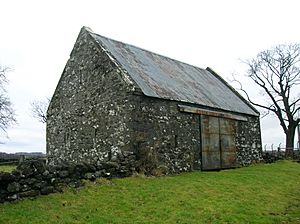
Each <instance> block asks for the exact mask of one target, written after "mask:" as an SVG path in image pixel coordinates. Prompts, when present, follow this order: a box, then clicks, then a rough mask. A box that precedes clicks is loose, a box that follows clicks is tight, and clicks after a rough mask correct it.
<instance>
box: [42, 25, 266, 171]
mask: <svg viewBox="0 0 300 224" xmlns="http://www.w3.org/2000/svg"><path fill="white" fill-rule="evenodd" d="M47 116H48V117H47V154H48V156H49V162H50V164H59V163H65V162H74V163H81V162H86V163H94V164H101V163H102V162H103V163H104V162H105V163H106V162H114V163H117V164H120V165H121V166H123V167H127V168H128V167H130V169H132V170H135V171H137V172H145V173H148V174H156V173H174V172H180V171H190V170H214V169H224V168H233V167H239V166H243V165H247V164H251V163H253V162H257V161H260V160H261V158H262V157H261V133H260V124H259V113H258V111H257V110H256V109H255V108H253V107H252V106H251V105H250V104H249V103H248V102H247V101H246V100H245V99H244V98H243V97H242V96H240V95H239V94H238V93H237V92H236V91H235V90H234V89H233V88H232V87H231V86H230V85H229V84H228V83H226V82H225V81H224V80H223V79H222V78H221V77H220V76H219V75H218V74H216V73H215V72H214V71H213V70H212V69H210V68H207V69H201V68H197V67H195V66H192V65H189V64H186V63H183V62H180V61H176V60H174V59H170V58H168V57H164V56H161V55H158V54H155V53H152V52H149V51H146V50H143V49H141V48H138V47H135V46H132V45H129V44H125V43H122V42H119V41H115V40H112V39H108V38H106V37H103V36H100V35H98V34H95V33H93V31H91V29H89V28H86V27H83V28H82V29H81V31H80V33H79V36H78V38H77V41H76V43H75V45H74V48H73V50H72V52H71V55H70V58H69V60H68V62H67V64H66V66H65V69H64V71H63V73H62V76H61V78H60V80H59V83H58V85H57V88H56V90H55V92H54V95H53V97H52V100H51V102H50V106H49V108H48V115H47Z"/></svg>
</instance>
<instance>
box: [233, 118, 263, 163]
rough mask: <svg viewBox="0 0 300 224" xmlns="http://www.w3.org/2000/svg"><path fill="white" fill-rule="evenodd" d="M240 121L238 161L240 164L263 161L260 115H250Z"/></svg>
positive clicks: (237, 137) (238, 125) (238, 124)
mask: <svg viewBox="0 0 300 224" xmlns="http://www.w3.org/2000/svg"><path fill="white" fill-rule="evenodd" d="M247 119H248V121H247V122H244V121H239V122H238V123H237V129H236V147H237V162H238V165H240V166H245V165H249V164H252V163H256V162H261V161H262V143H261V131H260V122H259V117H254V116H248V117H247Z"/></svg>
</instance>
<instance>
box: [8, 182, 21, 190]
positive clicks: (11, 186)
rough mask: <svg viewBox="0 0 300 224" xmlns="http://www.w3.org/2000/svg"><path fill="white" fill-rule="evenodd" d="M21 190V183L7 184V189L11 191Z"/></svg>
mask: <svg viewBox="0 0 300 224" xmlns="http://www.w3.org/2000/svg"><path fill="white" fill-rule="evenodd" d="M19 190H20V184H19V183H17V182H12V183H9V184H8V185H7V191H8V192H10V193H14V192H18V191H19Z"/></svg>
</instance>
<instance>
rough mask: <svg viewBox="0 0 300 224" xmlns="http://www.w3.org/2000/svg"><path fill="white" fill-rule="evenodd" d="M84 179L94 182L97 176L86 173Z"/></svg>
mask: <svg viewBox="0 0 300 224" xmlns="http://www.w3.org/2000/svg"><path fill="white" fill-rule="evenodd" d="M84 178H85V179H87V180H91V181H94V180H95V179H96V176H95V174H94V173H86V174H84Z"/></svg>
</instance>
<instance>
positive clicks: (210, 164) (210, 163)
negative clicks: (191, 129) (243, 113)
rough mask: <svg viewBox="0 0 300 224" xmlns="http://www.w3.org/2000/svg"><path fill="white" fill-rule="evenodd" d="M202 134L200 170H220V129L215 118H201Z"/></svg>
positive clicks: (203, 116)
mask: <svg viewBox="0 0 300 224" xmlns="http://www.w3.org/2000/svg"><path fill="white" fill-rule="evenodd" d="M201 120H202V122H201V132H202V169H203V170H215V169H220V168H221V163H220V156H221V154H220V128H219V119H218V118H217V117H210V116H205V115H202V116H201Z"/></svg>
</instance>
